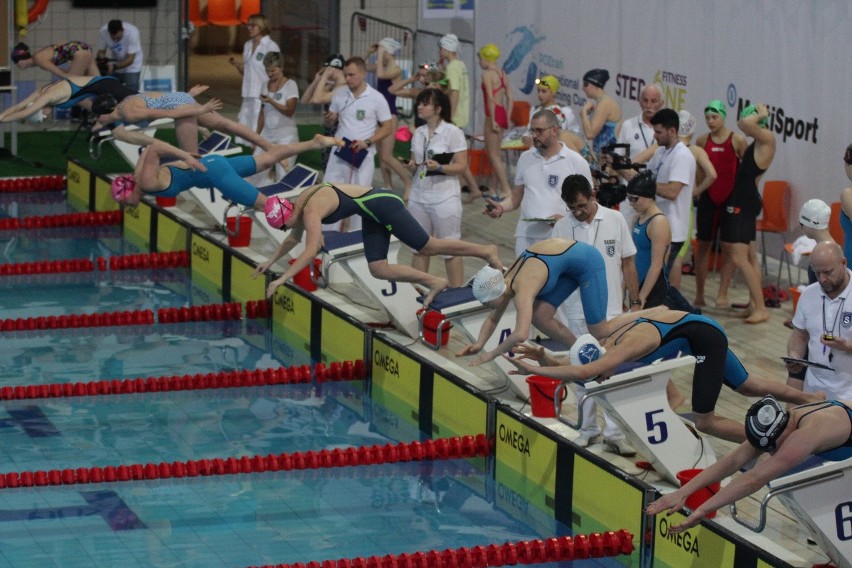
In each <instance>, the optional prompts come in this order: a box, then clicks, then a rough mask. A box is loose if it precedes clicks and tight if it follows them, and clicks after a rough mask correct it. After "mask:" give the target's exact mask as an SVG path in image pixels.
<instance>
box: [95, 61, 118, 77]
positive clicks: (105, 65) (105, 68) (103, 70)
mask: <svg viewBox="0 0 852 568" xmlns="http://www.w3.org/2000/svg"><path fill="white" fill-rule="evenodd" d="M114 61H115V59H110V58H108V57H98V58H97V59H95V64H96V65H97V66H98V72H99V73H100V74H101V75H109V64H110V63H111V62H114Z"/></svg>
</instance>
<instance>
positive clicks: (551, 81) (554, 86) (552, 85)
mask: <svg viewBox="0 0 852 568" xmlns="http://www.w3.org/2000/svg"><path fill="white" fill-rule="evenodd" d="M535 84H536V85H544V86H545V87H547V88H548V89H550V90H551V91H553V92H554V93H556V92H558V91H559V79H557V78H556V77H554V76H553V75H545V76H544V77H539V78H538V79H536V80H535Z"/></svg>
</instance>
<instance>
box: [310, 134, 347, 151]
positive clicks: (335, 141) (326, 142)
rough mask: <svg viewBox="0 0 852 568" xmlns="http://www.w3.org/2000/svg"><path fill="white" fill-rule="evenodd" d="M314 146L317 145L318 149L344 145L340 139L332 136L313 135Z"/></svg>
mask: <svg viewBox="0 0 852 568" xmlns="http://www.w3.org/2000/svg"><path fill="white" fill-rule="evenodd" d="M313 141H314V142H315V143H316V144H319V147H320V148H331V147H332V146H343V145H344V144H346V143H345V142H344V141H343V140H342V139H340V138H334V137H333V136H324V135H322V134H315V135H314V140H313Z"/></svg>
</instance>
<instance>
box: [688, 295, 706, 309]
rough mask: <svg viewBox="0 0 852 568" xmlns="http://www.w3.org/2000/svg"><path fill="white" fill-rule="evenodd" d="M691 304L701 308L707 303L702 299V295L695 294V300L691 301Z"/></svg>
mask: <svg viewBox="0 0 852 568" xmlns="http://www.w3.org/2000/svg"><path fill="white" fill-rule="evenodd" d="M692 305H693V306H697V307H699V308H703V307H704V306H706V305H707V302H706V301H704V296H703V295H701V296H695V301H694V302H692Z"/></svg>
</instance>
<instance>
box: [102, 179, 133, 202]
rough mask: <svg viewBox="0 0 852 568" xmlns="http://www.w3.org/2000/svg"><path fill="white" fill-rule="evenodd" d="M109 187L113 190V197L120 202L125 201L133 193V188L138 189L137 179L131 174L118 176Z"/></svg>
mask: <svg viewBox="0 0 852 568" xmlns="http://www.w3.org/2000/svg"><path fill="white" fill-rule="evenodd" d="M109 188H110V191H112V197H113V199H115V200H116V201H118V202H119V203H124V202H125V201H126V200H127V198H128V197H129V196H130V195H131V194H132V193H133V190H134V189H136V180H135V179H133V176H132V175H131V174H123V175H120V176H116V177H115V179H113V180H112V183H111V184H110V186H109Z"/></svg>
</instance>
